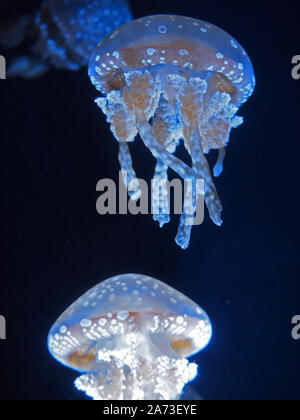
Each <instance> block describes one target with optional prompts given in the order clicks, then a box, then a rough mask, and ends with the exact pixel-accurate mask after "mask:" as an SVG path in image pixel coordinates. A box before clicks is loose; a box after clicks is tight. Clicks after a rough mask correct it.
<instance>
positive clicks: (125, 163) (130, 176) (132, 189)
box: [119, 141, 141, 200]
mask: <svg viewBox="0 0 300 420" xmlns="http://www.w3.org/2000/svg"><path fill="white" fill-rule="evenodd" d="M119 162H120V166H121V171H122V172H125V173H126V175H127V176H125V177H124V176H123V180H124V183H125V186H126V188H128V187H129V188H128V194H129V196H130V198H131V199H132V200H137V199H138V198H140V196H141V189H140V185H139V181H138V179H137V177H136V174H135V171H134V169H133V166H132V159H131V156H130V150H129V146H128V143H127V142H125V141H120V142H119Z"/></svg>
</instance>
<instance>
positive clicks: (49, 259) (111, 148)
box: [0, 0, 300, 400]
mask: <svg viewBox="0 0 300 420" xmlns="http://www.w3.org/2000/svg"><path fill="white" fill-rule="evenodd" d="M275 3H276V2H266V1H261V2H246V1H243V2H241V1H239V2H230V1H227V2H224V1H216V0H210V1H201V2H200V1H192V0H184V1H178V0H170V1H165V0H161V1H159V0H143V1H142V2H141V1H136V0H132V1H131V6H132V9H133V13H134V17H140V16H145V15H148V14H155V13H172V14H179V15H186V16H191V17H195V18H199V19H201V20H205V21H208V22H211V23H214V24H216V25H217V26H219V27H221V28H223V29H224V30H226V31H227V32H229V33H230V34H231V35H232V36H233V37H235V38H236V39H237V40H238V41H239V42H240V43H241V44H242V45H243V46H244V47H245V49H246V51H247V52H248V54H249V56H250V57H251V59H252V62H253V66H254V69H255V73H256V78H257V87H256V90H255V93H254V95H253V96H252V97H251V98H250V100H249V101H248V102H247V104H245V105H244V106H243V107H242V108H241V110H240V113H239V114H240V115H242V116H244V117H245V123H244V124H243V125H242V126H241V127H240V128H238V129H236V130H233V132H232V134H231V142H230V145H229V147H228V154H227V157H226V162H225V171H224V173H223V175H222V176H221V177H220V178H219V179H218V180H217V181H216V185H217V188H218V191H219V194H220V196H221V199H222V203H223V207H224V211H223V220H224V224H223V227H222V228H218V227H216V226H215V225H214V224H213V223H212V222H211V220H210V219H209V217H208V216H207V214H206V218H205V222H204V224H203V225H202V226H198V227H194V229H193V234H192V240H191V244H190V247H189V248H188V249H187V250H185V251H183V250H181V249H180V248H178V246H177V245H176V244H175V242H174V237H175V235H176V230H177V223H178V217H173V220H172V221H171V223H170V224H169V225H166V226H165V227H164V228H163V229H160V228H159V226H158V224H157V223H154V221H153V220H152V218H151V216H131V215H128V216H99V215H97V213H96V211H95V202H96V199H97V193H96V191H95V186H96V183H97V181H98V180H99V179H101V178H113V179H115V180H117V179H118V170H119V167H118V161H117V147H118V145H117V142H116V141H115V140H114V138H113V135H112V134H111V132H110V130H109V127H108V124H107V123H106V121H105V118H104V116H103V115H102V114H101V112H100V110H99V109H98V108H97V106H96V105H95V104H94V98H95V97H97V91H96V90H95V89H94V88H93V86H92V85H91V84H90V82H89V79H88V76H87V74H86V71H85V70H82V71H80V72H77V73H73V72H68V71H58V70H51V71H50V72H49V73H47V74H46V75H45V76H43V77H42V78H40V79H39V80H34V81H30V82H29V81H24V80H22V79H7V80H1V81H0V92H1V105H0V106H1V120H0V121H1V132H0V138H1V154H0V156H1V157H0V161H1V179H2V182H3V184H2V189H1V196H2V197H1V198H2V204H1V212H2V216H1V236H0V237H1V248H2V251H1V265H0V267H1V274H0V275H1V289H0V314H1V315H5V317H6V319H7V340H6V341H0V356H1V367H0V378H1V380H0V399H80V398H84V395H83V394H81V393H79V392H77V391H76V390H75V388H74V387H73V384H72V382H73V380H74V378H75V377H76V373H74V372H72V371H71V370H68V369H66V368H65V367H63V366H61V365H60V364H58V363H57V362H56V361H55V360H54V359H53V358H52V357H51V356H50V354H49V353H48V351H47V347H46V339H47V333H48V330H49V329H50V327H51V325H52V323H53V322H54V321H55V319H56V318H57V316H58V315H60V313H61V312H62V311H63V310H64V309H65V308H66V307H67V306H68V305H69V304H71V303H72V302H73V301H74V300H75V299H76V298H77V297H79V296H80V295H81V294H82V293H84V292H85V291H86V290H87V289H88V288H90V287H92V286H94V285H95V284H96V283H98V282H99V281H101V280H104V279H106V278H108V277H110V276H112V275H115V274H120V273H126V272H136V273H143V274H148V275H151V276H154V277H157V278H159V279H161V280H163V281H165V282H167V283H168V284H170V285H172V286H174V287H176V288H178V289H179V290H181V291H182V292H183V293H185V294H186V295H188V296H190V297H191V298H193V299H194V300H195V301H196V302H198V303H199V304H200V305H201V306H202V307H203V308H204V309H205V310H206V311H207V313H208V314H209V316H210V317H211V320H212V323H213V326H214V337H213V340H212V342H211V344H210V346H209V347H208V348H207V349H206V350H205V351H204V352H202V353H200V354H198V355H197V356H195V357H193V360H195V361H197V363H198V364H199V375H198V377H197V379H196V380H195V382H194V384H193V386H194V388H195V389H196V390H197V392H198V393H199V394H200V395H201V396H202V397H203V398H205V399H211V400H213V399H298V397H299V389H300V375H299V367H300V357H299V356H300V342H297V341H293V340H292V338H291V329H292V325H291V319H292V317H293V316H294V315H296V314H300V302H299V292H300V285H299V258H298V257H299V204H298V201H299V200H298V194H299V126H298V124H299V123H298V121H299V98H300V96H299V93H300V80H298V81H295V80H293V79H292V77H291V69H292V65H291V59H292V57H293V56H294V55H296V54H300V44H299V34H298V33H297V26H298V21H299V17H298V16H299V14H298V15H297V10H296V9H295V7H294V6H293V5H292V4H293V3H292V2H286V3H284V4H279V5H278V6H276V4H275ZM295 3H296V2H295ZM38 4H39V1H29V0H26V2H24V1H23V0H20V1H17V0H10V1H9V2H4V1H2V2H1V6H0V17H1V21H2V22H3V21H5V20H6V19H7V18H12V17H16V16H18V15H19V14H20V13H23V12H26V11H30V10H32V9H33V8H34V7H36V6H37V5H38ZM1 53H2V54H3V55H5V52H4V51H3V52H1ZM132 152H133V158H134V163H135V167H136V171H137V174H138V176H139V177H142V178H146V179H150V178H151V176H152V173H153V168H154V159H153V158H152V156H151V154H150V152H149V151H148V150H147V149H146V147H145V146H144V145H143V144H142V142H141V141H140V140H139V139H137V140H136V141H135V143H134V144H133V147H132ZM181 154H182V156H184V152H183V150H181Z"/></svg>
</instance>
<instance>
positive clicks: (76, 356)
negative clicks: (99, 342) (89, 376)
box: [68, 347, 96, 369]
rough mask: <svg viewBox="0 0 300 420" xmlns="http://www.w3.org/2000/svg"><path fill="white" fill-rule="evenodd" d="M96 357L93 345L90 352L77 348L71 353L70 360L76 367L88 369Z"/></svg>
mask: <svg viewBox="0 0 300 420" xmlns="http://www.w3.org/2000/svg"><path fill="white" fill-rule="evenodd" d="M95 359H96V349H95V348H94V347H93V348H92V349H91V350H90V351H89V352H88V353H87V352H86V351H85V350H81V349H80V350H77V351H75V352H74V353H72V354H70V356H69V358H68V361H69V363H70V365H72V366H74V367H75V368H80V369H82V368H84V369H88V368H89V367H91V366H92V364H93V363H94V361H95Z"/></svg>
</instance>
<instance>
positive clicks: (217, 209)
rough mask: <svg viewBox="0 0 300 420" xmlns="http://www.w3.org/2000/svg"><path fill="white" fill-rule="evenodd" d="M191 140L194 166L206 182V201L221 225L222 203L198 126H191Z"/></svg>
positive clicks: (213, 216)
mask: <svg viewBox="0 0 300 420" xmlns="http://www.w3.org/2000/svg"><path fill="white" fill-rule="evenodd" d="M189 141H190V147H191V156H192V159H193V167H194V169H195V172H196V173H197V176H198V178H199V179H200V178H201V179H204V182H205V187H204V189H205V203H206V205H207V208H208V211H209V214H210V217H211V219H212V221H213V222H214V223H215V224H216V225H218V226H221V225H222V219H221V213H222V204H221V201H220V199H219V196H218V193H217V190H216V187H215V185H214V182H213V179H212V175H211V172H210V169H209V165H208V163H207V160H206V158H205V156H204V153H203V150H202V146H201V139H200V133H199V130H198V128H196V127H195V128H191V132H190V136H189Z"/></svg>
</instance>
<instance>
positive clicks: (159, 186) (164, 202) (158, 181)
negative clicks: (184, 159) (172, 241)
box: [152, 160, 170, 227]
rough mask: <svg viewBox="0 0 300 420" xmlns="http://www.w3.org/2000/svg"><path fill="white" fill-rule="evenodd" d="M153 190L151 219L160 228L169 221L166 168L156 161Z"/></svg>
mask: <svg viewBox="0 0 300 420" xmlns="http://www.w3.org/2000/svg"><path fill="white" fill-rule="evenodd" d="M154 182H155V184H154V188H153V189H152V209H153V210H152V211H153V219H154V220H155V221H157V222H159V225H160V227H163V225H164V224H165V223H169V221H170V212H169V196H168V189H167V187H166V183H167V182H168V166H167V165H165V164H164V163H163V162H162V161H160V160H158V161H157V164H156V166H155V172H154Z"/></svg>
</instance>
